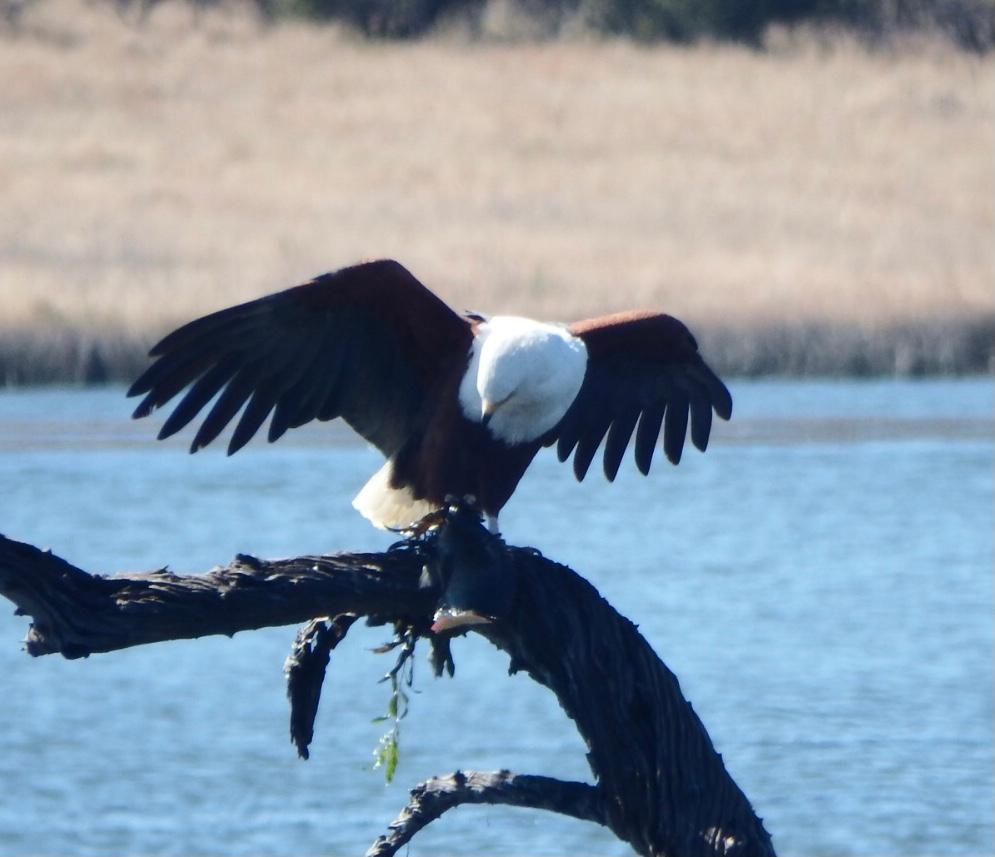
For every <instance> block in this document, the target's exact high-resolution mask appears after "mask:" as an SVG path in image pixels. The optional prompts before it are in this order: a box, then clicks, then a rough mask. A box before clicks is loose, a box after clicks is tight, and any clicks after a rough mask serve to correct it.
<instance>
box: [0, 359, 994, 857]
mask: <svg viewBox="0 0 995 857" xmlns="http://www.w3.org/2000/svg"><path fill="white" fill-rule="evenodd" d="M732 388H733V393H734V396H735V398H736V415H735V418H734V420H733V422H732V423H730V424H724V423H723V424H717V425H716V432H715V437H714V442H713V445H712V447H711V448H710V449H709V451H708V453H707V454H706V455H698V454H697V453H695V452H693V451H692V452H689V453H688V454H687V455H686V456H685V459H684V461H683V462H682V464H681V465H680V467H678V468H672V467H670V466H669V465H665V464H664V465H661V464H660V463H659V461H658V462H656V463H655V466H654V470H653V473H652V474H651V476H650V477H649V478H643V477H641V476H639V475H638V474H637V473H636V472H635V468H634V466H632V465H631V462H630V463H628V464H626V465H623V473H622V474H621V475H620V477H619V479H618V480H617V481H616V482H615V484H614V485H608V484H607V483H605V482H604V481H603V480H602V479H601V478H600V475H598V477H597V478H591V477H589V478H588V481H586V482H585V483H584V484H583V485H577V484H576V483H575V482H574V480H573V477H572V474H571V472H570V470H569V467H565V466H562V465H559V464H558V463H556V460H555V457H554V456H553V455H552V454H551V453H545V454H544V455H543V456H541V457H540V459H539V460H537V462H536V464H535V465H534V466H533V468H532V470H531V471H530V472H529V474H528V475H527V477H526V479H525V480H524V482H523V483H522V485H521V487H520V489H519V491H518V493H517V494H516V496H515V497H514V499H513V500H512V501H511V503H510V504H509V506H508V507H507V508H506V510H505V512H504V513H503V515H502V529H503V530H504V534H505V536H506V538H507V539H508V540H509V541H511V542H514V543H517V544H531V545H535V546H537V547H539V548H540V549H541V550H542V551H543V552H544V553H545V554H546V555H548V556H550V557H552V558H554V559H557V560H559V561H562V562H565V563H567V564H569V565H571V566H572V567H574V568H575V569H576V570H578V571H579V572H581V573H582V574H584V575H585V576H587V577H588V578H589V579H590V580H591V581H592V582H593V583H594V584H595V585H596V586H598V588H599V589H600V590H601V592H602V593H603V594H604V595H605V596H606V597H607V598H608V599H609V600H610V601H611V602H612V603H613V604H614V605H615V606H616V607H617V608H618V609H619V610H620V611H621V612H623V613H625V614H626V615H628V616H629V617H630V618H632V619H633V620H634V621H635V622H637V623H638V624H639V626H640V629H641V631H642V632H643V634H645V635H646V637H647V638H648V639H649V641H650V642H651V643H652V644H653V646H654V647H655V649H656V650H657V652H658V653H659V654H660V656H661V657H662V658H663V659H664V660H665V661H666V662H667V664H668V665H669V666H670V667H671V669H673V670H674V672H676V673H677V675H678V676H679V678H680V680H681V685H682V688H683V690H684V692H685V694H686V696H687V697H688V698H689V699H690V700H691V701H692V703H693V704H694V707H695V709H696V711H697V712H698V713H699V715H700V716H701V718H702V720H703V722H704V723H705V725H706V727H707V728H708V730H709V733H710V734H711V736H712V739H713V741H714V742H715V744H716V746H717V748H718V749H719V751H720V752H721V753H722V754H723V757H724V759H725V763H726V765H727V767H728V768H729V770H730V772H731V773H732V775H733V777H734V778H735V779H736V781H737V782H738V783H739V785H740V786H741V787H742V788H743V790H744V791H745V792H746V794H747V795H748V796H749V798H750V799H751V801H752V802H753V804H754V806H755V807H756V809H757V811H758V813H759V814H760V815H762V816H763V817H764V819H765V822H766V825H767V827H768V829H769V830H770V831H771V833H772V834H773V837H774V843H775V846H776V847H777V848H778V851H779V853H780V854H782V855H798V857H821V855H826V857H828V855H866V856H867V857H899V855H901V857H913V855H921V857H927V855H930V857H935V855H991V854H993V853H995V833H993V829H995V825H993V815H995V810H993V806H995V774H993V769H995V756H993V725H992V724H993V618H992V617H993V606H995V605H993V593H992V588H993V456H995V430H993V384H992V381H991V379H975V380H956V381H954V380H936V381H873V382H872V381H868V382H853V381H843V382H790V381H740V382H734V383H733V384H732ZM132 404H133V403H131V402H128V401H126V400H125V399H124V398H123V394H122V391H121V390H119V389H101V390H35V391H30V390H29V391H0V489H2V491H0V532H3V533H4V534H6V535H7V536H9V537H11V538H16V539H21V540H24V541H29V542H32V543H35V544H38V545H42V546H48V547H51V548H52V549H53V550H54V551H55V552H56V553H58V554H60V555H62V556H64V557H65V558H67V559H68V560H70V561H71V562H73V563H75V564H77V565H79V566H81V567H83V568H86V569H88V570H91V571H102V572H108V573H109V572H116V571H126V570H147V569H151V568H155V567H160V566H162V565H164V564H168V565H169V566H170V567H171V568H173V569H174V570H177V571H204V570H207V569H209V568H210V567H211V566H213V565H216V564H220V563H225V562H227V561H228V560H230V559H231V557H232V556H233V555H234V554H235V553H236V552H239V551H241V552H248V553H254V554H257V555H261V556H267V557H275V556H291V555H296V554H301V553H311V552H334V551H338V550H355V549H379V548H382V547H385V546H386V545H387V544H389V542H390V541H391V539H390V538H389V537H388V536H387V535H385V534H383V533H379V532H377V531H375V530H373V529H372V528H370V527H369V525H368V524H367V523H366V522H365V521H364V520H362V519H361V518H360V517H359V516H358V515H357V514H356V513H355V512H354V511H353V510H352V508H351V506H350V500H351V498H352V496H353V495H354V494H355V492H356V491H357V490H358V489H359V487H360V486H361V485H362V484H363V482H364V481H365V479H366V477H367V476H368V475H369V474H370V473H372V471H373V470H374V469H375V468H376V467H378V466H379V463H380V462H379V456H378V455H377V453H376V452H375V451H373V450H371V449H368V448H366V447H365V446H363V445H362V444H360V443H358V442H356V441H355V440H354V439H353V438H352V437H351V436H350V435H349V433H348V432H347V431H346V430H344V429H337V428H336V427H334V426H327V425H326V426H316V427H314V429H311V428H308V429H303V430H300V431H298V432H291V433H290V435H288V436H287V437H285V438H284V439H282V440H281V441H280V443H278V444H276V445H273V446H268V445H266V444H264V443H257V442H254V443H253V444H251V445H250V446H249V447H248V448H247V449H245V450H243V451H242V452H241V453H239V454H238V455H237V456H234V457H232V458H227V457H225V456H224V454H223V450H221V449H218V450H213V449H208V450H206V451H205V452H202V453H199V454H198V455H196V456H189V455H187V454H186V451H185V450H186V447H185V441H186V442H189V437H188V436H181V437H180V438H178V439H173V440H172V441H170V442H167V443H156V442H154V440H153V438H154V435H155V424H154V422H153V421H140V422H131V421H130V420H129V418H128V415H129V412H130V407H131V405H132ZM592 471H593V468H592ZM592 475H593V473H592ZM3 604H8V603H7V602H2V603H0V608H2V607H3ZM9 606H10V605H9V604H8V607H9ZM11 614H12V610H11V609H2V610H0V693H2V696H3V702H2V704H0V782H2V783H3V797H2V798H0V855H19V857H20V855H29V854H30V855H43V857H47V855H141V857H150V856H151V855H204V857H208V855H212V856H215V857H220V855H246V857H249V856H250V855H251V857H259V855H281V856H282V855H295V857H296V855H340V854H341V855H345V854H357V853H363V851H364V850H365V849H366V848H367V847H368V846H369V844H370V843H371V842H372V841H373V839H374V838H375V837H376V836H377V835H378V834H379V833H380V832H382V831H383V830H384V828H385V826H386V824H387V823H388V822H389V821H391V820H392V819H393V818H394V816H395V815H396V813H397V812H398V811H399V809H400V808H401V806H402V805H403V804H404V803H405V802H406V799H407V789H408V788H409V787H410V786H412V785H414V783H416V782H417V781H420V780H422V779H425V778H426V777H429V776H432V775H434V774H440V773H445V772H448V771H451V770H453V769H455V768H464V769H473V768H477V769H487V770H489V769H496V768H502V767H506V768H510V769H512V770H515V771H518V772H523V773H537V774H539V773H541V774H549V775H554V776H560V777H564V778H571V779H590V773H589V771H588V770H587V767H586V764H585V761H584V747H583V745H582V743H581V741H580V739H579V738H578V736H577V734H576V732H575V731H574V728H573V726H572V724H571V722H570V721H569V720H567V719H566V717H565V716H564V715H563V713H562V712H561V711H560V709H559V707H558V705H557V703H556V700H555V698H553V697H552V695H551V694H549V693H548V692H547V691H545V690H543V689H542V688H540V687H538V686H537V685H535V684H533V683H532V682H531V681H530V680H529V679H528V678H527V677H525V676H514V677H509V676H508V675H507V674H506V671H507V661H506V658H505V657H504V656H503V655H501V654H500V653H499V652H497V651H496V650H494V649H492V648H491V647H490V646H489V645H488V644H487V643H486V642H485V641H483V640H481V639H479V638H475V637H473V635H470V637H469V638H468V639H465V640H462V641H457V643H456V644H455V646H454V653H455V657H456V664H457V668H456V677H455V679H452V680H450V679H433V678H432V677H431V674H430V671H429V669H428V668H427V664H424V663H423V662H422V658H421V657H419V661H420V663H419V665H418V668H417V670H416V683H415V687H416V690H417V691H418V693H416V694H415V695H414V697H413V699H412V704H411V712H410V714H409V716H408V717H407V719H406V720H404V721H403V722H402V727H401V736H400V737H401V763H400V767H399V769H398V774H397V779H396V780H395V782H394V784H393V785H390V786H386V785H385V784H384V779H383V776H382V773H381V772H380V771H372V770H370V765H371V762H372V753H373V750H374V748H375V746H376V744H377V739H378V737H379V735H380V733H381V731H382V727H381V726H380V725H378V724H375V723H372V722H371V721H372V720H373V718H374V717H376V716H378V715H380V714H382V713H383V712H384V711H385V708H386V705H387V697H388V690H387V688H386V686H384V685H380V684H377V679H378V678H379V677H380V675H381V674H382V673H383V672H384V671H385V670H386V669H387V668H388V667H389V666H390V663H391V657H392V656H390V655H376V654H373V653H372V652H370V651H369V650H370V649H371V648H372V647H373V646H376V645H377V644H379V643H380V642H382V641H383V640H384V631H383V629H367V628H359V627H356V628H354V629H353V630H352V631H351V632H350V634H349V637H348V638H347V639H346V641H345V642H344V643H343V645H342V646H340V647H339V649H337V650H336V651H335V652H334V654H333V660H332V663H331V665H330V668H329V674H328V678H327V682H326V687H325V693H324V697H323V699H322V707H321V711H320V713H319V718H318V723H317V729H316V737H315V742H314V744H313V746H312V753H313V755H312V758H311V760H310V761H308V762H303V761H300V760H298V759H297V758H296V755H295V753H294V751H293V748H292V747H291V745H290V744H289V741H288V735H287V713H288V711H287V703H286V700H285V697H284V679H283V673H282V664H283V660H284V658H285V656H286V654H287V652H288V650H289V646H290V643H291V641H292V639H293V634H294V629H293V628H275V629H267V630H263V631H259V632H254V633H245V634H239V635H237V636H236V637H235V638H234V639H231V640H229V639H226V638H206V639H202V640H197V641H189V642H175V643H165V644H160V645H156V646H148V647H144V648H136V649H131V650H126V651H122V652H116V653H111V654H107V655H96V656H93V657H91V658H89V659H87V660H85V661H74V662H69V661H65V660H62V659H61V658H56V657H51V656H50V657H45V658H40V659H31V658H29V657H28V656H27V655H25V654H24V653H23V652H22V651H21V647H20V640H21V638H22V637H23V635H24V633H25V631H26V630H27V620H26V619H24V618H17V617H14V616H13V615H11ZM408 853H410V854H412V855H419V854H423V855H424V854H447V855H448V854H473V855H481V854H484V855H511V854H522V853H530V854H538V855H568V854H577V853H584V854H604V855H615V854H619V855H621V854H627V853H630V852H629V851H628V849H627V848H626V846H624V845H623V844H621V843H619V842H618V841H617V840H615V839H614V838H613V837H612V836H611V835H610V834H608V833H607V832H605V831H603V830H602V829H601V828H599V827H597V826H595V825H592V824H588V823H583V822H579V821H574V820H570V819H565V818H561V817H559V816H555V815H551V814H548V813H541V812H533V811H525V810H516V809H506V808H490V807H464V808H461V809H459V810H456V811H454V812H452V813H450V814H448V815H446V816H445V817H443V818H442V819H441V820H440V821H438V822H436V823H435V824H433V825H432V826H430V827H429V828H428V829H427V830H425V831H424V832H423V833H421V834H420V835H419V836H418V837H416V838H415V840H414V841H413V843H412V845H411V846H410V850H409V852H408Z"/></svg>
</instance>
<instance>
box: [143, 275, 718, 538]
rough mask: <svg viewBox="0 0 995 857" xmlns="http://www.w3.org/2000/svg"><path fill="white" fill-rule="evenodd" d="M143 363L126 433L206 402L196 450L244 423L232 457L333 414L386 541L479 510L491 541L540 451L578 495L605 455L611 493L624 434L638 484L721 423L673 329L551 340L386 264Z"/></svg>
mask: <svg viewBox="0 0 995 857" xmlns="http://www.w3.org/2000/svg"><path fill="white" fill-rule="evenodd" d="M150 355H151V356H152V357H154V358H156V359H155V362H153V363H152V365H151V366H149V368H148V369H147V370H146V371H145V372H144V374H142V376H141V377H140V378H138V380H137V381H135V383H134V384H133V385H132V387H131V389H130V390H129V391H128V395H129V396H139V395H144V398H143V399H142V401H141V403H140V404H139V405H138V407H137V408H136V410H135V412H134V416H135V417H136V418H138V417H144V416H147V415H148V414H150V413H152V412H153V411H154V410H155V409H156V408H158V407H160V406H162V405H164V404H165V403H166V402H168V401H169V400H170V399H172V398H173V397H174V396H176V395H178V394H179V393H180V392H182V391H183V390H184V389H186V388H187V387H189V390H187V392H186V395H185V396H183V398H182V399H180V401H179V403H178V404H177V405H176V407H175V408H174V410H173V411H172V413H171V414H170V415H169V416H168V417H167V419H166V420H165V422H164V423H163V425H162V428H161V430H160V431H159V438H160V439H162V438H166V437H169V436H170V435H173V434H175V433H176V432H178V431H180V430H181V429H182V428H183V427H184V426H186V425H187V424H188V423H189V422H190V421H191V420H193V419H194V418H195V417H196V416H197V415H198V413H200V411H201V410H202V409H203V408H204V407H205V406H206V405H207V404H208V403H210V402H211V400H212V399H213V400H215V401H214V403H213V405H212V407H211V409H210V410H209V411H208V413H207V416H206V417H204V419H203V421H202V422H201V424H200V427H199V428H198V429H197V432H196V434H195V435H194V438H193V442H192V444H191V446H190V451H191V452H196V451H197V450H198V449H200V448H201V447H203V446H206V445H207V444H209V443H210V442H211V441H213V440H214V439H215V438H216V437H217V436H218V435H219V434H220V433H221V431H222V430H223V429H224V428H225V426H226V425H227V424H228V423H229V422H231V421H232V420H233V419H234V418H235V417H236V415H238V414H239V412H241V416H240V418H239V419H238V422H237V424H236V425H235V428H234V430H233V432H232V434H231V439H230V440H229V442H228V454H229V455H230V454H232V453H234V452H236V451H237V450H239V449H241V448H242V447H243V446H244V445H245V444H246V443H247V442H248V441H249V439H250V438H252V436H253V435H254V434H255V433H256V432H257V431H258V429H259V428H260V426H262V424H263V422H264V421H265V420H266V418H267V417H270V422H269V429H268V435H267V436H268V438H269V440H270V441H271V442H272V441H275V440H276V439H277V438H279V437H281V436H282V435H283V434H284V432H286V431H287V429H290V428H295V427H297V426H301V425H304V424H305V423H307V422H310V421H311V420H316V419H317V420H331V419H335V418H336V417H342V418H343V419H344V420H345V421H346V422H347V423H348V424H349V425H350V426H352V428H353V429H355V430H356V431H357V432H358V433H359V434H360V435H362V436H363V437H364V438H365V439H366V440H367V441H369V442H370V443H372V444H373V445H374V446H376V447H377V448H378V449H379V450H380V451H381V452H382V453H383V455H384V456H385V457H386V463H385V464H384V465H383V467H382V468H381V469H380V470H379V471H378V472H377V473H376V474H374V476H373V477H372V478H371V479H370V480H369V482H367V484H366V485H365V487H363V489H362V490H361V491H360V492H359V494H358V495H357V496H356V499H355V500H354V501H353V505H354V506H355V507H356V508H357V509H358V510H359V511H360V512H361V513H362V514H363V515H364V516H366V517H367V518H369V519H370V520H371V521H372V522H373V523H375V524H376V525H378V526H381V527H385V528H398V529H399V528H403V527H406V526H408V525H409V524H411V523H412V522H413V521H416V520H419V519H420V518H421V517H423V516H424V515H426V514H428V513H430V512H432V511H434V510H436V509H439V508H440V507H442V506H443V505H444V504H445V503H446V502H447V500H448V499H451V498H453V497H457V498H463V497H467V496H472V497H474V498H475V500H476V503H477V505H478V507H479V509H480V511H481V512H482V513H483V514H484V516H485V518H486V520H487V523H488V526H489V527H490V528H491V530H492V531H495V532H496V531H497V516H498V513H499V512H500V511H501V508H502V507H503V506H504V505H505V503H507V502H508V500H509V498H510V497H511V495H512V493H513V492H514V490H515V488H516V486H517V485H518V483H519V481H520V480H521V478H522V476H523V475H524V474H525V471H526V470H527V469H528V466H529V464H530V463H531V462H532V459H533V458H534V457H535V455H536V453H538V452H539V450H540V449H541V448H542V447H544V446H552V445H553V444H555V445H556V450H557V454H558V456H559V459H560V461H566V460H567V459H568V458H569V457H570V456H571V455H573V470H574V474H575V475H576V477H577V479H578V480H582V479H583V478H584V476H585V475H586V474H587V472H588V468H589V467H590V465H591V462H592V460H593V459H594V456H595V453H596V452H597V449H598V447H599V446H600V445H601V442H602V440H604V454H603V463H604V472H605V476H606V477H607V478H608V479H609V480H613V479H614V478H615V475H616V473H617V472H618V468H619V465H620V463H621V461H622V457H623V455H624V453H625V450H626V448H627V447H628V445H629V441H630V439H631V438H632V435H633V432H635V442H634V458H635V463H636V467H638V468H639V470H640V471H641V472H642V473H644V474H646V473H648V472H649V469H650V464H651V462H652V460H653V453H654V450H655V448H656V446H657V440H658V438H659V437H660V435H661V433H662V435H663V442H662V447H663V451H664V453H665V454H666V457H667V458H668V459H669V460H670V461H671V462H672V463H674V464H677V463H678V461H680V458H681V452H682V450H683V447H684V441H685V436H686V434H687V430H688V424H689V422H690V430H691V441H692V443H693V444H694V445H695V446H696V447H697V448H698V449H700V450H704V449H705V447H706V446H707V444H708V438H709V434H710V432H711V427H712V412H713V411H714V412H715V413H716V414H718V416H719V417H721V418H723V419H728V418H729V416H730V414H731V413H732V399H731V397H730V395H729V391H728V390H727V389H726V387H725V385H724V384H723V383H722V381H721V380H719V378H718V377H717V376H716V374H715V373H714V372H713V371H712V370H711V369H710V368H709V367H708V365H706V363H705V362H704V360H703V359H702V358H701V355H700V354H699V353H698V346H697V343H696V342H695V339H694V337H693V336H692V335H691V333H690V331H688V329H687V328H686V327H685V326H684V325H683V324H682V323H681V322H680V321H678V320H677V319H676V318H673V317H671V316H668V315H663V314H661V313H656V312H645V311H639V312H624V313H618V314H616V315H608V316H604V317H601V318H594V319H589V320H587V321H580V322H576V323H574V324H570V325H560V324H549V323H545V322H539V321H532V320H530V319H525V318H518V317H514V316H492V317H489V318H485V317H483V316H480V315H476V314H467V315H461V314H459V313H457V312H455V311H453V310H452V309H450V307H449V306H447V305H446V303H445V302H443V301H442V300H441V299H440V298H439V297H437V296H436V295H435V294H433V293H432V292H431V291H430V290H429V289H428V288H426V287H425V286H424V285H423V284H422V283H421V282H419V281H418V279H417V278H416V277H415V276H414V275H412V274H411V273H410V272H409V271H408V270H407V269H406V268H404V267H403V266H402V265H400V264H399V263H397V262H395V261H391V260H381V261H376V262H367V263H364V264H360V265H355V266H353V267H349V268H343V269H342V270H339V271H335V272H334V273H328V274H323V275H321V276H319V277H316V278H315V279H313V280H311V281H310V282H308V283H305V284H304V285H301V286H296V287H294V288H290V289H286V290H285V291H282V292H277V293H276V294H272V295H269V296H267V297H262V298H259V299H257V300H253V301H249V302H248V303H243V304H240V305H238V306H233V307H230V308H228V309H223V310H220V311H219V312H215V313H212V314H211V315H207V316H204V317H203V318H199V319H197V320H195V321H191V322H190V323H189V324H186V325H184V326H183V327H180V328H179V329H178V330H175V331H174V332H173V333H170V334H169V335H168V336H166V337H165V338H164V339H163V340H162V341H161V342H159V343H158V344H157V345H156V346H154V347H153V348H152V350H151V352H150ZM219 394H220V395H219ZM215 397H216V398H215ZM270 415H272V416H270ZM606 435H607V438H606Z"/></svg>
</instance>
